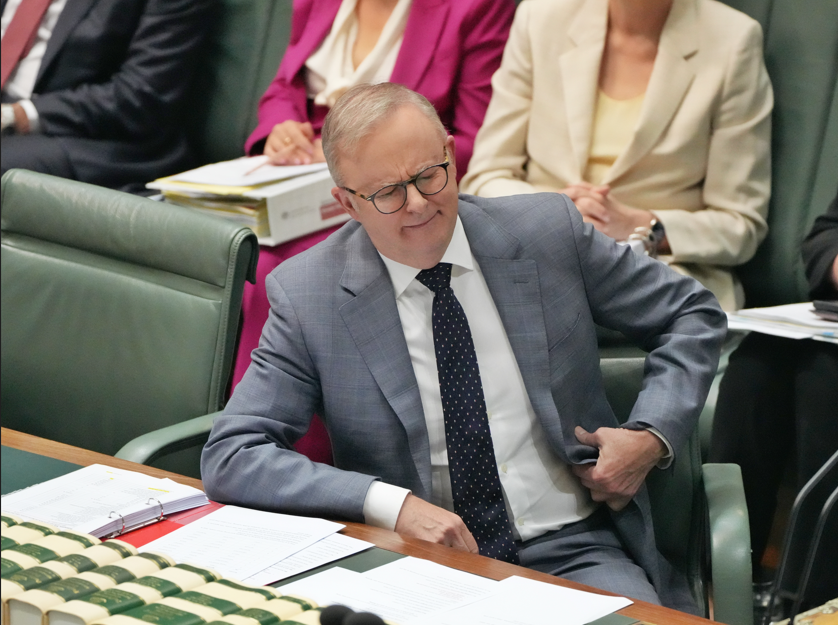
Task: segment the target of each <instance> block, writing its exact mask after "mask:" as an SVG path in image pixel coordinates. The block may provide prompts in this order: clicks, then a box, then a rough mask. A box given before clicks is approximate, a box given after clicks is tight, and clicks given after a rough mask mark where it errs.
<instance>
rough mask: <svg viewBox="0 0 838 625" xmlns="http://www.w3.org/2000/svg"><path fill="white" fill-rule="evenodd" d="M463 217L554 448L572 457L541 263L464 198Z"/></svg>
mask: <svg viewBox="0 0 838 625" xmlns="http://www.w3.org/2000/svg"><path fill="white" fill-rule="evenodd" d="M460 218H461V219H462V221H463V227H464V229H465V231H466V236H467V237H468V241H469V246H470V247H471V252H472V254H474V257H475V258H476V259H477V262H478V264H479V265H480V269H481V271H482V272H483V277H484V279H485V280H486V285H487V286H488V287H489V292H490V293H491V294H492V299H493V300H494V303H495V307H496V308H497V310H498V314H499V315H500V318H501V322H502V323H503V327H504V329H505V330H506V335H507V337H508V338H509V343H510V345H511V346H512V351H513V353H514V354H515V360H516V361H517V363H518V368H519V369H520V371H521V377H522V378H523V380H524V386H525V387H526V389H527V395H528V396H529V399H530V403H531V404H532V407H533V410H535V414H536V415H538V418H539V420H540V422H541V424H542V427H543V428H544V430H545V433H546V434H547V436H548V438H549V439H550V441H551V442H552V443H553V448H554V449H555V450H556V452H557V453H558V454H559V456H560V457H561V458H562V460H564V461H565V462H567V457H566V455H565V450H564V443H563V434H562V428H561V423H560V420H559V414H558V411H557V410H556V404H555V402H554V401H553V396H552V393H551V389H550V360H549V355H548V353H547V327H546V325H545V321H544V307H543V301H542V296H541V288H540V284H539V280H538V266H537V264H536V262H535V261H534V260H532V259H528V258H521V257H520V253H521V250H520V242H519V241H518V239H516V238H515V237H513V236H512V235H511V234H509V233H508V232H506V231H505V230H503V229H502V228H500V227H499V226H498V225H497V224H496V223H495V222H494V221H493V220H492V219H491V218H490V217H488V216H487V215H486V214H485V213H483V212H482V211H480V210H476V209H473V208H471V207H470V206H469V205H468V204H465V203H463V202H460Z"/></svg>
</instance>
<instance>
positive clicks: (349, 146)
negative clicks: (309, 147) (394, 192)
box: [336, 106, 447, 186]
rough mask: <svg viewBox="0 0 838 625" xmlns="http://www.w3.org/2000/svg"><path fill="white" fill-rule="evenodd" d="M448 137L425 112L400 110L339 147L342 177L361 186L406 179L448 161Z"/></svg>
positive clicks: (339, 163)
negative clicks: (362, 184)
mask: <svg viewBox="0 0 838 625" xmlns="http://www.w3.org/2000/svg"><path fill="white" fill-rule="evenodd" d="M440 129H441V132H440ZM446 136H447V135H446V133H445V129H444V128H441V126H440V128H437V124H435V123H434V121H433V120H431V119H430V118H428V117H427V115H425V113H424V112H423V111H421V110H419V109H418V108H416V107H414V106H410V107H409V108H408V106H404V107H401V108H400V109H398V110H396V111H394V112H393V113H392V114H390V115H388V116H386V117H383V118H381V119H379V120H378V123H376V124H375V125H374V126H371V127H368V129H367V132H366V133H365V134H364V136H355V137H353V138H352V139H351V140H347V141H345V142H342V144H341V145H337V146H336V148H338V149H337V150H336V156H337V165H338V168H339V169H340V176H341V178H342V179H343V180H345V181H346V182H347V184H349V181H350V179H351V180H352V182H354V183H355V184H359V185H360V184H361V183H362V182H363V183H366V184H373V185H374V184H379V186H383V185H384V184H391V183H396V182H401V181H403V180H407V179H409V178H411V177H413V176H414V175H416V174H417V173H419V172H420V171H421V170H422V169H424V168H425V167H429V166H431V165H436V164H439V163H441V162H443V161H444V160H445V157H446V150H445V140H446Z"/></svg>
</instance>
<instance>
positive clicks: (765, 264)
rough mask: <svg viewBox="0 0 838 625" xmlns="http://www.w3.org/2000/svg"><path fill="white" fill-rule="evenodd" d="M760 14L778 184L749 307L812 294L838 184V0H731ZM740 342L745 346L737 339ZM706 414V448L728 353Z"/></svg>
mask: <svg viewBox="0 0 838 625" xmlns="http://www.w3.org/2000/svg"><path fill="white" fill-rule="evenodd" d="M724 2H726V3H727V4H729V5H730V6H732V7H734V8H736V9H739V10H740V11H742V12H744V13H747V14H748V15H750V16H751V17H753V18H754V19H756V20H757V21H758V22H759V23H760V24H761V25H762V29H763V33H764V36H765V64H766V66H767V68H768V74H769V75H770V76H771V83H772V85H773V87H774V114H773V118H772V133H773V134H772V145H771V150H772V183H771V203H770V206H769V210H768V236H767V238H766V239H765V241H763V243H762V244H761V245H760V247H759V249H758V250H757V253H756V255H755V256H754V258H753V259H752V260H751V261H750V262H748V263H747V264H745V265H743V266H742V267H740V268H739V269H738V271H737V273H738V274H739V276H740V278H741V279H742V283H743V285H744V287H745V299H746V303H745V305H746V306H748V307H756V306H776V305H779V304H790V303H793V302H803V301H806V300H808V299H809V296H808V289H807V286H806V280H805V277H804V273H803V262H802V260H801V258H800V243H801V241H802V240H803V238H804V237H805V236H806V233H808V232H809V229H810V228H811V227H812V223H813V222H814V220H815V218H816V217H817V216H818V215H821V214H823V213H824V212H825V211H826V207H827V206H828V205H829V202H830V201H831V200H832V198H834V197H835V191H836V189H838V28H836V27H835V25H836V24H838V2H835V1H834V0H828V1H826V2H825V1H824V0H724ZM737 344H738V343H737ZM735 346H736V344H734V345H731V346H730V347H731V349H730V350H729V351H728V352H727V353H725V354H723V357H722V362H721V363H720V367H719V372H720V374H719V375H718V376H717V379H716V381H715V382H714V384H713V387H712V388H711V390H710V395H709V397H708V400H707V406H706V407H705V409H704V411H703V412H702V416H701V420H700V432H701V442H702V450H703V452H704V453H705V457H706V452H707V449H708V448H709V444H710V432H711V430H712V424H713V414H714V412H715V407H716V399H717V397H718V392H719V389H718V387H719V382H720V381H721V377H722V375H723V373H724V369H725V366H726V363H727V356H728V355H729V353H730V351H732V348H733V347H735Z"/></svg>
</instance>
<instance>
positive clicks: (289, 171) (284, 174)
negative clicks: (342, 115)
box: [170, 156, 327, 187]
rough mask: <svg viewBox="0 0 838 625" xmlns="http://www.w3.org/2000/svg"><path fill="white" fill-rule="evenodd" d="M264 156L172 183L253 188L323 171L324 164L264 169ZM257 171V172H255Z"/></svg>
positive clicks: (225, 163) (191, 174) (211, 168)
mask: <svg viewBox="0 0 838 625" xmlns="http://www.w3.org/2000/svg"><path fill="white" fill-rule="evenodd" d="M267 162H268V157H267V156H251V157H249V158H237V159H235V160H232V161H223V162H221V163H212V164H211V165H204V166H203V167H198V168H197V169H192V170H190V171H185V172H183V173H182V174H177V175H176V176H172V177H171V179H170V180H171V181H172V182H175V181H177V182H191V183H193V184H209V185H222V186H228V187H252V186H255V185H258V184H264V183H266V182H274V181H276V180H283V179H286V178H293V177H295V176H302V175H303V174H310V173H312V172H315V171H321V170H323V169H326V167H327V166H326V163H312V164H311V165H266V164H265V163H267ZM257 167H258V169H257Z"/></svg>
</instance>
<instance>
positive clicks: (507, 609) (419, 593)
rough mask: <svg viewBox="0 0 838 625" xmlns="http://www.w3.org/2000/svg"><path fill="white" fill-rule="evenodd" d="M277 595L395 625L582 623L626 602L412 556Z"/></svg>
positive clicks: (338, 572)
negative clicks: (500, 577)
mask: <svg viewBox="0 0 838 625" xmlns="http://www.w3.org/2000/svg"><path fill="white" fill-rule="evenodd" d="M281 590H282V592H286V593H292V594H303V595H304V596H310V597H311V598H312V599H314V600H315V601H317V602H318V603H319V604H320V605H332V604H341V605H345V606H348V607H350V608H352V609H353V610H356V611H369V612H373V613H375V614H378V615H379V616H381V617H382V618H384V619H387V620H389V621H392V622H397V623H400V625H461V624H462V623H469V624H471V625H500V624H504V625H541V624H542V623H561V624H562V625H584V624H585V623H590V622H591V621H595V620H596V619H598V618H602V617H603V616H606V615H608V614H611V613H612V612H616V611H617V610H619V609H621V608H624V607H626V606H627V605H630V604H631V603H632V602H631V600H629V599H626V598H625V597H607V596H603V595H597V594H593V593H588V592H582V591H580V590H572V589H570V588H563V587H561V586H555V585H553V584H545V583H543V582H537V581H534V580H530V579H523V578H520V577H510V578H508V579H505V580H503V581H501V582H496V581H494V580H491V579H486V578H484V577H479V576H477V575H472V574H470V573H464V572H462V571H458V570H456V569H452V568H448V567H446V566H443V565H441V564H436V563H434V562H429V561H427V560H420V559H417V558H410V557H408V558H402V559H400V560H396V561H395V562H391V563H390V564H385V565H384V566H380V567H378V568H375V569H371V570H369V571H367V572H366V573H356V572H354V571H349V570H347V569H342V568H339V567H334V568H331V569H328V570H326V571H324V572H322V573H318V574H317V575H312V576H310V577H306V578H304V579H301V580H299V581H296V582H293V583H290V584H287V585H285V586H282V587H281Z"/></svg>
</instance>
